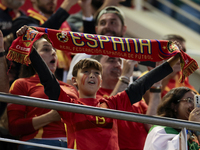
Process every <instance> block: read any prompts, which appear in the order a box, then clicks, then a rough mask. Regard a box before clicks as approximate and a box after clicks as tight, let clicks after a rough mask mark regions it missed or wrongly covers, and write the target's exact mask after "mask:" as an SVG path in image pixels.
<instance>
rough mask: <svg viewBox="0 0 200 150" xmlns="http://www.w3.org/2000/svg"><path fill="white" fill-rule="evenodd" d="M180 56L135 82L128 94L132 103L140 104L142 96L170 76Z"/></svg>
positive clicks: (174, 57)
mask: <svg viewBox="0 0 200 150" xmlns="http://www.w3.org/2000/svg"><path fill="white" fill-rule="evenodd" d="M179 58H180V56H179V54H177V55H175V56H173V57H172V58H170V59H169V60H167V62H165V63H163V64H162V65H160V66H158V67H156V68H154V69H153V70H151V71H149V72H148V73H147V74H145V75H144V76H142V77H141V78H139V79H137V80H136V81H135V82H133V83H132V84H131V85H130V86H129V87H128V88H127V89H126V92H127V94H128V96H129V99H130V101H131V103H132V104H133V103H135V102H138V101H140V100H141V99H142V95H144V93H145V92H146V91H147V90H148V89H149V88H150V87H151V86H152V85H153V84H154V83H156V82H158V81H160V80H161V79H163V78H164V77H166V76H167V75H169V74H170V73H171V72H172V71H173V69H172V67H173V66H174V65H175V64H176V62H178V60H179Z"/></svg>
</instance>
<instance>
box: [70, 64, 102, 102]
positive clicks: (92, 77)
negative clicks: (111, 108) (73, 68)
mask: <svg viewBox="0 0 200 150" xmlns="http://www.w3.org/2000/svg"><path fill="white" fill-rule="evenodd" d="M72 81H73V83H74V85H76V86H78V90H79V97H80V98H96V92H97V91H98V89H99V88H100V86H101V81H102V76H101V72H100V71H99V70H97V69H95V68H85V69H79V70H78V72H77V77H73V78H72Z"/></svg>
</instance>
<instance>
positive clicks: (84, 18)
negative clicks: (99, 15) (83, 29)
mask: <svg viewBox="0 0 200 150" xmlns="http://www.w3.org/2000/svg"><path fill="white" fill-rule="evenodd" d="M82 19H83V20H85V21H92V20H93V16H90V17H85V16H83V17H82Z"/></svg>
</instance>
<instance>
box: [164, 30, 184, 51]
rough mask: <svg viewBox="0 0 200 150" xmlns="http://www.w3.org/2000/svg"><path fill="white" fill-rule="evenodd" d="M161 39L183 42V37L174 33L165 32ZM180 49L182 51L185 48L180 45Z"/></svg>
mask: <svg viewBox="0 0 200 150" xmlns="http://www.w3.org/2000/svg"><path fill="white" fill-rule="evenodd" d="M162 39H163V40H169V41H177V42H185V39H184V38H183V37H182V36H180V35H176V34H167V35H165V36H163V38H162ZM180 44H181V43H180ZM182 50H183V51H184V52H186V49H185V48H184V47H182Z"/></svg>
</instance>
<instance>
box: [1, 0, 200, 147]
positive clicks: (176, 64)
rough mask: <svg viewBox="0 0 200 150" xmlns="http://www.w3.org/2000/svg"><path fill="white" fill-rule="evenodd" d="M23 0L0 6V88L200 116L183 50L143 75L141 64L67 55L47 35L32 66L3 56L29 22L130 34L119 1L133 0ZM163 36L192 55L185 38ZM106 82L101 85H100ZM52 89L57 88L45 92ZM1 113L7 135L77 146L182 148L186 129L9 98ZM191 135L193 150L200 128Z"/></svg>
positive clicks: (129, 108) (92, 103) (136, 109)
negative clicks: (13, 101)
mask: <svg viewBox="0 0 200 150" xmlns="http://www.w3.org/2000/svg"><path fill="white" fill-rule="evenodd" d="M24 2H25V0H24V1H22V0H1V3H0V14H1V15H0V23H1V26H0V29H1V31H2V33H1V35H0V67H1V72H0V92H5V93H11V94H15V95H24V96H31V97H37V98H44V99H51V100H59V101H64V102H71V103H76V104H81V105H89V106H94V107H102V108H111V109H117V110H122V111H129V112H133V113H139V114H146V115H159V116H163V117H171V118H176V119H183V120H189V121H197V122H199V121H200V120H199V119H198V118H200V117H199V115H200V110H199V109H198V108H196V109H194V95H195V94H197V93H198V92H197V91H196V90H195V88H194V87H193V86H192V85H190V83H189V80H188V78H186V79H185V81H184V83H180V82H179V81H178V80H179V78H180V76H181V67H180V61H179V57H178V55H176V56H174V57H173V58H172V59H170V60H167V61H166V62H164V63H163V62H157V63H156V64H155V65H156V66H155V67H156V69H153V68H152V67H150V66H147V71H146V72H144V73H140V70H139V67H138V62H137V61H134V60H124V59H122V58H118V57H109V56H106V55H87V54H85V53H77V54H74V53H71V52H63V51H60V50H55V49H54V48H53V47H52V45H51V44H50V43H49V42H48V41H47V40H45V39H43V38H42V39H39V40H38V41H37V42H35V44H34V46H35V48H36V49H35V50H33V52H32V53H31V55H30V59H31V62H32V64H31V65H29V66H26V65H21V64H19V63H16V62H10V61H8V60H6V58H5V57H4V55H5V53H7V52H8V49H9V47H10V45H11V44H12V42H13V40H14V39H15V38H16V37H17V36H20V35H22V34H24V33H25V31H26V30H27V26H39V27H45V28H51V29H56V30H63V31H74V32H83V33H89V34H99V35H106V36H117V37H124V35H125V33H126V29H127V27H126V24H125V20H124V14H123V12H122V11H121V10H120V8H119V7H118V6H119V5H120V3H122V4H127V5H128V6H130V4H132V3H130V2H131V1H126V2H124V1H123V0H104V1H103V0H63V2H62V3H61V5H60V6H59V8H58V9H57V10H56V5H57V0H31V3H32V6H30V8H28V9H27V12H23V11H21V10H20V7H21V6H22V5H23V4H24ZM77 3H78V4H79V6H80V8H81V10H80V11H79V12H78V13H76V14H73V15H70V14H69V10H70V9H71V8H72V6H74V5H75V4H77ZM24 25H27V26H24ZM133 38H134V37H133ZM141 38H142V37H141ZM162 39H163V40H171V41H176V42H178V43H179V45H178V46H179V48H180V49H182V50H183V51H184V52H186V47H185V42H186V41H185V39H184V38H183V37H181V36H180V35H173V34H171V35H165V36H163V37H162ZM4 50H5V52H4ZM38 54H39V55H38ZM42 60H43V61H44V62H45V63H46V65H45V63H43V61H42ZM38 64H39V65H38ZM81 65H83V66H81ZM84 65H86V68H84ZM91 66H92V67H91ZM157 66H159V67H157ZM47 68H49V70H50V71H51V72H49V71H48V69H47ZM7 70H8V71H7ZM41 70H42V71H41ZM136 72H137V73H136ZM138 72H139V74H138ZM51 73H52V74H53V76H54V75H55V77H56V78H57V79H58V80H55V78H52V75H51ZM43 75H44V78H45V80H48V83H46V82H47V81H44V78H43ZM48 75H50V76H48ZM66 75H67V76H66ZM48 77H49V78H48ZM87 77H88V78H87ZM83 78H84V79H83ZM90 78H91V79H90ZM97 79H98V80H97ZM101 79H102V82H101V84H100V83H98V84H97V82H100V80H101ZM87 80H88V85H89V86H93V84H94V85H95V86H93V87H92V88H90V87H89V86H88V87H87V84H86V85H84V83H83V84H82V82H85V81H87ZM43 81H44V82H43ZM135 81H137V82H135ZM50 83H52V84H50ZM96 84H97V85H98V86H96ZM42 85H44V86H42ZM49 85H50V86H51V87H49ZM52 85H53V86H52ZM100 85H101V86H100ZM140 85H143V86H140ZM52 87H54V88H55V89H58V90H57V91H53V92H51V91H48V92H47V93H46V91H45V92H44V90H46V89H47V90H49V89H51V88H52ZM87 89H89V90H87ZM60 97H62V98H63V97H64V98H63V99H61V98H60ZM162 98H163V99H162ZM161 99H162V100H161ZM130 102H131V103H130ZM157 108H158V109H157ZM169 110H170V112H169ZM0 116H1V119H0V137H4V138H11V139H18V140H21V141H29V142H34V143H40V144H47V145H52V146H59V147H66V148H67V147H68V148H72V149H91V150H94V149H98V150H99V149H102V150H105V149H108V150H110V149H121V150H123V149H124V150H131V149H132V150H136V149H137V150H142V149H143V148H144V149H154V148H155V147H157V149H167V147H168V148H169V147H173V148H174V149H176V148H177V146H178V144H177V143H179V140H177V138H175V137H176V136H179V134H180V133H181V130H179V129H174V128H169V127H161V126H152V125H150V124H143V123H137V122H130V121H122V120H115V119H110V118H105V117H99V116H91V115H84V114H76V113H69V112H59V111H58V112H57V111H55V110H49V109H45V108H38V107H31V106H26V105H18V104H11V103H10V104H6V103H3V102H1V103H0ZM74 118H76V119H74ZM150 130H151V132H150V134H148V132H149V131H150ZM167 131H168V132H167ZM154 132H155V133H154ZM161 132H162V133H161ZM171 134H172V135H171ZM189 134H190V135H191V136H188V141H189V142H188V146H189V149H190V148H191V147H193V148H194V149H199V148H198V147H199V146H198V143H199V139H200V133H199V132H197V131H189V133H188V135H189ZM194 136H195V137H196V138H192V137H194ZM145 141H146V143H145ZM0 148H1V149H5V150H6V149H8V150H15V149H19V150H25V149H37V150H40V149H41V150H42V149H44V148H39V147H34V146H29V145H22V144H10V143H9V144H8V143H6V142H0ZM155 149H156V148H155Z"/></svg>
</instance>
